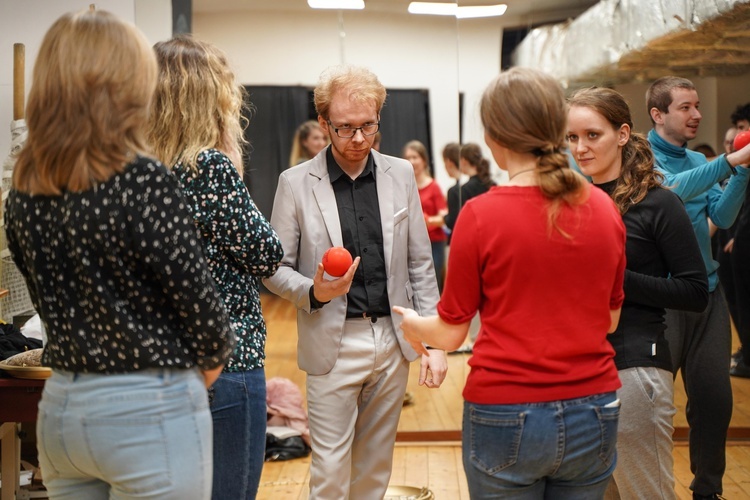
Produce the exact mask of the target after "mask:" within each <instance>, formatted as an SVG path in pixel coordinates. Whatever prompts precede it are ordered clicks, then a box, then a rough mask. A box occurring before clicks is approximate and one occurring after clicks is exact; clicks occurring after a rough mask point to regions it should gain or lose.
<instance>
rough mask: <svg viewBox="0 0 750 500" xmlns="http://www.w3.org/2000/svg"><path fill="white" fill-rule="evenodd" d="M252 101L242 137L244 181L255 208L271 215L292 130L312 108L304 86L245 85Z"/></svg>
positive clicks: (284, 168)
mask: <svg viewBox="0 0 750 500" xmlns="http://www.w3.org/2000/svg"><path fill="white" fill-rule="evenodd" d="M245 88H246V90H247V94H248V98H249V99H250V102H251V103H252V109H251V111H250V113H249V119H250V123H249V125H248V126H247V128H246V129H245V139H247V141H248V142H249V143H250V144H249V145H248V147H247V148H246V156H245V160H244V161H245V184H247V187H248V190H249V191H250V196H252V197H253V201H255V204H256V206H257V207H258V209H259V210H260V211H261V212H263V215H265V216H266V217H267V218H269V219H270V218H271V209H272V208H273V197H274V195H275V194H276V184H277V181H278V178H279V175H280V174H281V172H283V171H284V170H286V168H287V167H288V166H289V153H290V151H291V149H292V139H293V138H294V131H295V130H296V129H297V127H298V126H299V125H300V124H301V123H302V122H304V121H305V120H309V119H310V109H311V108H312V109H313V117H314V116H315V114H314V108H313V104H312V101H311V98H310V89H308V88H306V87H272V86H262V87H256V86H247V87H245Z"/></svg>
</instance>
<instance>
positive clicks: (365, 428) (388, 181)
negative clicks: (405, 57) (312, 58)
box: [264, 66, 447, 500]
mask: <svg viewBox="0 0 750 500" xmlns="http://www.w3.org/2000/svg"><path fill="white" fill-rule="evenodd" d="M385 97H386V91H385V87H383V85H382V84H381V83H380V81H379V80H378V78H377V77H376V76H375V75H374V74H373V73H371V72H370V71H369V70H367V69H364V68H359V67H353V66H337V67H334V68H330V69H329V70H328V71H326V72H325V73H324V74H323V75H322V76H321V80H320V82H319V84H318V86H317V87H316V88H315V107H316V110H317V112H318V121H319V123H320V125H321V127H323V130H325V131H326V132H327V133H328V134H329V136H330V138H331V145H330V146H329V147H328V148H326V149H324V150H323V151H322V152H320V153H319V154H318V155H317V156H316V157H315V158H313V159H312V160H310V161H307V162H305V163H302V164H301V165H298V166H296V167H293V168H290V169H289V170H286V171H285V172H284V173H282V174H281V176H280V177H279V184H278V188H277V191H276V198H275V200H274V206H273V214H272V217H271V224H272V225H273V227H274V229H275V230H276V232H277V233H278V235H279V237H280V239H281V242H282V245H283V247H284V259H283V260H282V262H281V267H280V268H279V270H278V271H277V272H276V274H275V275H274V276H272V277H271V278H267V279H265V280H264V283H265V285H266V287H268V289H269V290H271V291H272V292H273V293H276V294H277V295H279V296H281V297H284V298H285V299H287V300H290V301H291V302H293V303H294V304H295V305H296V306H297V327H298V334H299V340H298V345H297V357H298V363H299V366H300V368H301V369H303V370H304V371H306V372H307V404H308V413H309V422H310V437H311V439H312V451H313V454H312V463H311V466H310V498H312V499H336V500H338V499H348V498H351V499H378V498H383V496H384V495H385V491H386V488H387V486H388V481H389V479H390V476H391V464H392V461H393V446H394V443H395V439H396V430H397V427H398V420H399V416H400V414H401V407H402V405H403V398H404V393H405V391H406V382H407V377H408V373H409V362H410V361H413V360H415V359H416V358H417V357H418V355H417V353H416V352H415V351H414V350H413V349H412V347H411V346H410V345H409V343H408V342H406V341H405V340H404V338H403V335H402V332H401V331H400V329H399V325H400V321H401V317H400V316H399V315H393V316H391V314H390V313H391V307H393V306H396V305H399V306H405V307H410V308H414V309H416V310H417V311H419V312H420V314H423V315H425V314H428V315H429V314H435V307H436V305H437V302H438V299H439V295H438V288H437V280H436V278H435V270H434V268H433V265H432V257H431V247H430V240H429V238H428V236H427V227H426V225H425V221H424V217H423V215H422V207H421V204H420V201H419V193H418V191H417V187H416V180H415V178H414V171H413V169H412V166H411V164H410V163H409V162H407V161H405V160H402V159H399V158H394V157H390V156H385V155H381V154H380V153H378V152H377V151H374V150H372V142H373V140H374V137H375V134H376V133H377V132H378V130H379V128H380V124H379V120H380V110H381V109H382V107H383V103H384V102H385ZM333 246H343V247H345V248H346V249H347V250H349V252H350V253H351V254H352V255H353V256H354V257H355V259H354V262H353V264H352V265H351V267H350V268H349V270H348V271H347V272H346V274H344V276H342V277H340V278H337V279H335V278H332V277H331V276H328V275H327V274H325V273H324V270H323V265H322V264H321V260H322V257H323V253H325V251H326V250H328V249H329V248H331V247H333ZM429 353H430V355H429V356H423V357H422V364H421V371H420V377H419V382H420V384H424V385H426V386H427V387H434V388H436V387H439V386H440V384H441V383H442V382H443V380H444V378H445V373H446V369H447V364H446V360H445V353H444V352H443V351H439V350H431V351H429Z"/></svg>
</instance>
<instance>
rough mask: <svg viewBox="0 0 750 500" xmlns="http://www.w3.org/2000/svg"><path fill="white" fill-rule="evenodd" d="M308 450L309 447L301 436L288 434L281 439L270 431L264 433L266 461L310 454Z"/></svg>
mask: <svg viewBox="0 0 750 500" xmlns="http://www.w3.org/2000/svg"><path fill="white" fill-rule="evenodd" d="M310 451H311V450H310V447H309V446H307V443H305V441H304V440H303V439H302V436H290V437H287V438H283V439H282V438H278V437H276V436H275V435H273V434H271V433H268V434H266V462H277V461H281V460H291V459H293V458H300V457H306V456H308V455H309V454H310Z"/></svg>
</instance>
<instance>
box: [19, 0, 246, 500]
mask: <svg viewBox="0 0 750 500" xmlns="http://www.w3.org/2000/svg"><path fill="white" fill-rule="evenodd" d="M156 76H157V67H156V60H155V58H154V54H153V51H152V50H151V47H150V46H149V44H148V43H147V41H146V39H145V37H144V36H143V35H142V34H141V33H140V32H139V31H138V30H137V29H136V28H135V27H134V26H132V25H130V24H127V23H125V22H123V21H121V20H119V19H118V18H117V17H115V16H113V15H112V14H109V13H107V12H104V11H100V10H97V11H89V10H86V11H83V12H80V13H76V14H66V15H64V16H62V17H60V18H59V19H58V20H57V21H56V22H55V23H54V24H53V25H52V27H51V28H50V29H49V31H48V32H47V34H46V35H45V37H44V40H43V41H42V45H41V47H40V49H39V55H38V57H37V60H36V64H35V66H34V77H33V84H32V87H31V91H30V93H29V99H28V106H27V123H28V128H29V137H28V140H27V142H26V144H25V146H24V148H23V150H22V151H21V153H20V155H19V158H18V161H17V163H16V168H15V174H14V178H13V189H12V190H11V191H10V193H9V196H8V203H7V210H6V213H5V217H6V218H5V223H6V224H5V227H6V231H7V239H8V247H9V249H10V251H11V254H12V255H13V260H14V261H15V263H16V265H17V266H18V268H19V269H20V271H21V273H22V274H23V275H24V277H25V278H26V283H27V284H28V287H29V293H30V295H31V299H32V302H33V304H34V308H35V309H36V311H37V312H38V313H39V316H40V317H41V319H42V323H43V325H44V327H45V330H46V332H47V338H48V341H47V344H46V345H45V348H44V353H43V357H42V362H43V364H44V366H49V367H51V368H52V376H51V377H50V378H49V379H48V380H47V382H46V384H45V387H44V392H43V394H42V399H41V402H40V404H39V418H38V422H37V446H38V449H39V463H40V465H41V469H42V470H43V471H44V484H45V486H46V487H47V492H48V494H49V497H50V498H51V499H79V498H86V499H101V500H105V499H110V498H123V499H126V498H136V497H137V498H140V499H152V500H157V499H158V500H164V499H172V500H180V499H185V498H196V499H207V498H209V496H210V492H211V468H212V452H211V414H210V412H209V409H208V398H207V394H206V389H205V386H210V385H211V383H213V381H214V380H215V379H216V377H218V374H219V373H220V372H221V369H222V366H223V364H224V363H225V362H226V360H227V359H228V358H229V356H230V355H231V353H232V349H233V347H234V344H235V342H234V340H235V339H234V334H233V333H232V327H231V325H230V323H229V318H228V317H227V313H226V310H225V308H224V305H223V303H222V300H221V297H220V296H219V295H218V293H217V290H216V287H215V285H214V282H213V279H212V278H211V274H210V272H209V269H208V265H207V263H206V261H205V260H204V258H203V255H202V253H201V252H200V248H199V247H198V245H199V243H198V238H199V236H198V233H197V231H196V230H195V227H194V225H193V222H192V219H191V217H190V214H189V213H188V211H187V209H186V207H185V203H184V199H183V197H182V194H181V193H180V190H179V186H178V185H177V182H176V180H175V178H174V176H173V175H172V174H171V173H170V172H169V171H168V170H167V169H166V168H165V167H164V166H163V165H162V164H161V163H159V162H158V161H156V160H153V159H151V158H149V157H147V156H145V152H146V151H148V147H147V146H146V141H145V140H144V137H143V132H142V131H143V130H144V128H145V125H146V122H147V120H148V114H149V105H150V102H151V98H152V95H153V92H154V88H155V86H156Z"/></svg>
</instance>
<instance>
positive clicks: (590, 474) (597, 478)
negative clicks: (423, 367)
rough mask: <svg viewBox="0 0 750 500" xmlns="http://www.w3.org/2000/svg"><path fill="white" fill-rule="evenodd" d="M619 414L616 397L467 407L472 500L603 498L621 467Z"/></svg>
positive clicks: (466, 465) (465, 442) (466, 452)
mask: <svg viewBox="0 0 750 500" xmlns="http://www.w3.org/2000/svg"><path fill="white" fill-rule="evenodd" d="M619 414H620V404H619V401H617V399H616V395H615V393H614V392H611V393H606V394H597V395H593V396H587V397H583V398H578V399H569V400H564V401H552V402H546V403H529V404H518V405H479V404H473V403H469V402H466V403H464V421H463V461H464V470H465V471H466V478H467V479H468V483H469V493H470V496H471V498H472V500H479V499H497V498H514V499H541V498H545V499H555V500H557V499H575V500H588V499H600V498H602V497H603V496H604V492H605V490H606V489H607V484H608V483H609V480H610V477H611V476H612V471H614V469H615V463H616V461H617V460H616V456H617V454H616V451H615V449H616V444H617V420H618V416H619Z"/></svg>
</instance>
